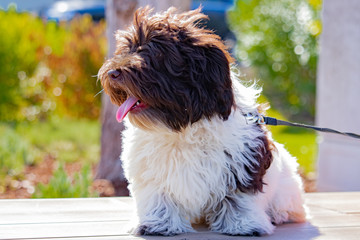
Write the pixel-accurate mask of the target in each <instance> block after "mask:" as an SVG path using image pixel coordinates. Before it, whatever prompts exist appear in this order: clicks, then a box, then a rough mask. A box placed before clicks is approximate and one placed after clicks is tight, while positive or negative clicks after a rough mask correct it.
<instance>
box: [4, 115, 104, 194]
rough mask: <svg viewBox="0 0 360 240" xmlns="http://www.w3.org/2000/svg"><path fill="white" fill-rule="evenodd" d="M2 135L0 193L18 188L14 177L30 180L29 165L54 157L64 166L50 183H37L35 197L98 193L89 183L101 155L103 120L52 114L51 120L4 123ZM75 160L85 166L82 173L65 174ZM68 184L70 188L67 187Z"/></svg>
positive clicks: (57, 162) (56, 161)
mask: <svg viewBox="0 0 360 240" xmlns="http://www.w3.org/2000/svg"><path fill="white" fill-rule="evenodd" d="M0 136H1V138H0V194H2V193H4V192H5V191H6V190H7V189H14V187H13V186H12V182H13V180H19V181H22V180H26V177H27V175H26V171H25V169H27V167H29V166H31V167H35V166H36V165H38V164H40V163H41V162H42V161H43V160H45V159H52V160H53V162H54V163H55V164H58V165H60V167H59V168H58V169H57V170H56V171H55V173H54V176H53V177H52V179H51V180H50V185H49V184H46V185H45V184H40V185H36V186H34V187H35V194H34V195H33V197H55V195H56V197H85V196H95V193H92V192H91V191H89V187H88V186H89V185H91V183H92V172H91V169H89V168H90V166H92V165H94V164H95V163H96V162H97V161H98V159H99V155H100V144H99V139H100V123H99V121H97V120H87V119H66V118H58V117H50V118H49V119H48V120H47V121H36V122H21V123H15V124H9V123H0ZM74 163H77V164H80V165H81V166H83V168H85V169H82V170H81V171H80V172H79V173H78V175H74V176H65V175H66V173H65V172H64V171H63V169H62V168H63V167H64V166H68V165H71V164H74ZM86 168H87V169H86ZM46 174H51V172H46ZM51 184H55V185H53V186H52V185H51ZM67 187H69V189H68V190H65V188H67ZM83 187H84V189H81V190H80V188H83ZM51 188H53V189H51ZM58 188H59V189H58ZM78 190H79V191H78ZM84 191H87V193H85V192H84Z"/></svg>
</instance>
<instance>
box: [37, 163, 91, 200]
mask: <svg viewBox="0 0 360 240" xmlns="http://www.w3.org/2000/svg"><path fill="white" fill-rule="evenodd" d="M91 184H92V174H91V167H90V165H89V164H88V165H85V166H83V167H82V169H81V171H80V172H78V173H75V174H74V176H73V177H71V176H69V175H68V174H67V173H66V171H65V168H64V166H63V165H60V166H59V167H58V168H57V170H56V171H55V172H54V174H53V176H52V178H51V179H50V182H49V183H48V184H41V183H40V184H39V185H38V186H37V187H36V190H35V192H34V194H33V195H32V197H33V198H79V197H97V196H98V195H97V194H96V193H95V192H92V191H91Z"/></svg>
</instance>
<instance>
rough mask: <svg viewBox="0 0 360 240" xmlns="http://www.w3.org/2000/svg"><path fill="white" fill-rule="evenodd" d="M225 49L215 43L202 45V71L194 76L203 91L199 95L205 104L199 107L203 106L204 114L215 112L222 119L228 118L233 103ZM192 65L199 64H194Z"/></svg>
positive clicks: (228, 64) (228, 63)
mask: <svg viewBox="0 0 360 240" xmlns="http://www.w3.org/2000/svg"><path fill="white" fill-rule="evenodd" d="M225 51H226V50H225V49H222V48H220V47H219V46H216V45H212V46H211V45H210V46H206V47H204V55H205V63H204V64H203V65H205V66H204V67H203V70H204V72H203V73H200V74H198V75H197V76H196V78H197V79H198V81H199V82H200V83H201V84H202V85H203V89H204V91H205V92H204V94H203V95H201V97H202V98H203V101H204V103H205V104H203V105H202V106H199V107H201V108H203V113H204V114H205V116H207V117H211V115H212V114H213V113H217V114H218V116H219V117H220V118H221V119H223V120H227V119H228V117H229V115H230V113H231V110H232V107H233V105H234V95H233V90H232V81H231V77H230V62H229V59H228V57H227V52H225ZM194 67H195V69H196V68H197V67H199V66H197V65H196V64H195V65H194ZM194 71H196V70H194ZM208 113H209V115H207V114H208Z"/></svg>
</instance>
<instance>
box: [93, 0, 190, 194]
mask: <svg viewBox="0 0 360 240" xmlns="http://www.w3.org/2000/svg"><path fill="white" fill-rule="evenodd" d="M146 5H149V6H151V7H153V8H154V10H155V12H157V11H164V10H166V9H167V8H169V7H170V6H175V7H177V8H178V9H180V10H188V9H190V0H157V1H156V0H138V1H135V0H107V2H106V21H107V31H106V35H107V38H108V45H109V52H108V58H110V57H112V56H113V52H114V51H115V38H114V32H115V31H116V30H118V29H124V28H126V27H127V26H128V25H129V24H130V23H131V21H132V18H133V14H134V12H135V10H136V9H137V8H138V7H144V6H146ZM116 110H117V106H115V105H113V104H112V103H111V102H110V98H109V96H107V95H106V94H105V93H103V94H102V113H101V120H102V129H101V132H102V134H101V159H100V163H99V165H98V169H97V174H96V178H97V179H107V180H109V181H111V183H112V184H113V186H114V190H115V194H116V195H117V196H126V195H129V191H128V189H127V181H126V179H125V177H124V173H123V168H122V166H121V162H120V159H119V156H120V153H121V149H122V144H121V138H122V137H121V131H122V130H123V129H124V125H123V124H122V123H118V122H117V121H116V119H115V114H116Z"/></svg>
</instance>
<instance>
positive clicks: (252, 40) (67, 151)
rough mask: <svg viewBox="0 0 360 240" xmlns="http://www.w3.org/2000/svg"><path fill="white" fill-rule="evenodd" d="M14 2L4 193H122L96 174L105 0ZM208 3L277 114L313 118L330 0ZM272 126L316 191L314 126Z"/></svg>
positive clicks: (3, 61) (214, 22)
mask: <svg viewBox="0 0 360 240" xmlns="http://www.w3.org/2000/svg"><path fill="white" fill-rule="evenodd" d="M10 2H11V1H2V2H1V3H0V32H1V33H2V34H1V37H0V198H54V197H95V196H112V195H114V191H113V189H112V186H111V183H110V182H108V181H106V180H102V179H97V180H95V179H94V176H95V172H96V167H97V164H98V162H99V157H100V134H101V122H100V121H99V117H100V112H101V94H102V91H101V85H100V83H99V82H98V81H97V77H96V75H97V72H98V69H99V68H100V66H101V65H102V63H103V62H104V60H105V58H106V55H107V49H108V46H107V40H106V36H105V35H106V34H105V32H106V22H105V20H104V14H105V10H104V9H105V1H93V2H96V4H94V5H91V4H89V2H92V1H86V2H87V4H85V5H84V7H83V8H81V7H79V6H81V4H80V5H71V4H70V5H69V6H70V7H68V8H67V9H65V8H64V5H62V6H63V8H62V11H58V12H56V11H55V10H56V4H58V5H59V3H58V2H56V1H35V0H34V1H31V2H33V4H31V5H29V4H28V3H27V2H28V1H13V2H14V3H10ZM67 2H75V1H67ZM83 2H85V1H83ZM53 4H55V5H53ZM72 4H73V3H72ZM200 4H202V6H203V9H204V12H205V13H206V14H208V15H209V16H210V21H209V22H208V24H207V25H208V27H209V28H211V29H213V30H214V31H215V32H217V33H218V34H220V35H221V36H222V38H223V39H224V41H225V42H226V43H227V44H228V45H229V48H230V51H231V52H232V54H233V55H234V57H236V59H237V61H238V68H239V69H240V71H241V72H242V75H243V79H244V81H245V82H246V81H249V82H251V81H252V80H253V79H256V80H257V82H258V84H259V85H261V86H262V87H263V92H264V95H263V96H262V97H261V98H260V99H259V101H260V102H269V103H270V105H271V109H270V110H268V112H267V113H268V115H269V116H274V117H278V118H281V119H285V120H292V121H297V122H305V123H310V124H311V123H313V122H314V114H315V90H316V89H315V87H316V86H315V83H316V66H317V57H318V37H319V34H320V33H321V19H320V11H321V0H234V1H232V0H223V1H214V0H208V1H192V3H191V8H196V7H198V6H199V5H200ZM60 6H61V5H60ZM89 6H93V7H92V8H90V7H89ZM59 12H60V13H63V14H60V13H59ZM271 130H272V132H273V136H274V138H275V139H276V140H277V141H279V142H281V143H283V144H285V145H286V148H287V149H288V150H289V151H290V152H291V153H292V154H293V155H295V156H296V157H297V158H298V161H299V163H300V171H301V174H302V176H303V177H304V180H305V183H306V190H307V191H315V190H316V189H315V188H314V182H315V178H314V176H315V174H314V172H315V171H316V169H315V158H316V135H315V133H314V132H312V131H309V130H299V129H289V128H286V127H272V129H271Z"/></svg>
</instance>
